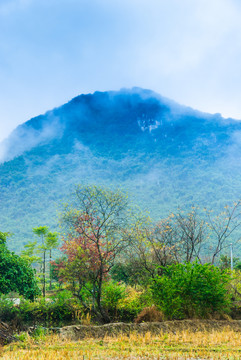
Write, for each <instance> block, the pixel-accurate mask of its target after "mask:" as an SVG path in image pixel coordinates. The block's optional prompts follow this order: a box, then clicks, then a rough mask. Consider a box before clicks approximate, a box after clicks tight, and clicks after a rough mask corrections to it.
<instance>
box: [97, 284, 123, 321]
mask: <svg viewBox="0 0 241 360" xmlns="http://www.w3.org/2000/svg"><path fill="white" fill-rule="evenodd" d="M125 290H126V287H125V285H124V284H119V283H116V282H114V281H110V282H109V283H107V284H105V286H104V288H103V293H102V302H103V305H104V307H105V308H106V309H107V310H108V312H109V313H110V314H112V315H114V314H116V309H117V305H118V302H119V300H121V299H123V298H124V297H125V296H126V294H125Z"/></svg>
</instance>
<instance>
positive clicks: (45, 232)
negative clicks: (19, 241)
mask: <svg viewBox="0 0 241 360" xmlns="http://www.w3.org/2000/svg"><path fill="white" fill-rule="evenodd" d="M33 232H34V234H36V235H37V236H38V237H40V238H41V244H40V245H39V246H38V249H37V251H38V252H39V251H40V253H42V255H43V261H42V270H43V296H44V297H45V292H46V253H47V251H49V276H50V288H51V271H50V262H51V260H52V250H53V249H55V248H57V247H58V245H59V243H58V233H57V232H51V231H49V228H48V227H47V226H39V227H35V228H33ZM35 244H36V242H34V243H30V244H29V245H27V246H28V249H27V250H28V251H27V252H26V251H25V253H24V254H25V255H28V252H31V251H32V250H34V248H35V246H34V245H35ZM32 256H33V255H32Z"/></svg>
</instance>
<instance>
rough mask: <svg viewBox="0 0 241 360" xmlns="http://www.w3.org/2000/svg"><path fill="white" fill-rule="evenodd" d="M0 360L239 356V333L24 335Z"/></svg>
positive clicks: (229, 331)
mask: <svg viewBox="0 0 241 360" xmlns="http://www.w3.org/2000/svg"><path fill="white" fill-rule="evenodd" d="M0 358H1V359H6V360H17V359H26V360H27V359H41V360H42V359H44V360H50V359H51V360H52V359H56V360H69V359H71V360H75V359H76V360H77V359H78V360H87V359H91V360H92V359H133V360H134V359H172V360H175V359H190V360H191V359H199V360H200V359H236V360H238V359H241V333H240V332H235V331H234V330H231V329H230V328H227V329H224V330H222V331H211V332H207V331H204V332H201V331H197V332H190V331H188V330H185V331H177V332H176V333H162V332H161V333H160V334H158V335H153V334H151V333H150V332H148V333H146V334H144V335H140V334H136V333H131V334H130V335H121V334H120V335H118V336H116V337H111V336H106V337H104V338H103V339H94V338H85V339H82V340H79V341H76V342H74V341H72V342H71V341H68V340H63V339H61V338H60V336H59V335H47V336H40V337H38V338H37V339H35V340H34V339H32V338H30V337H29V336H28V335H25V337H24V338H23V339H22V341H21V342H20V341H19V342H17V343H12V344H10V345H7V346H5V347H3V348H1V353H0Z"/></svg>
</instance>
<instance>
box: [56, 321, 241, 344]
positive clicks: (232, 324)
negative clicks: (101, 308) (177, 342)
mask: <svg viewBox="0 0 241 360" xmlns="http://www.w3.org/2000/svg"><path fill="white" fill-rule="evenodd" d="M224 329H231V330H233V331H237V332H241V320H233V321H227V320H219V321H217V320H176V321H163V322H151V323H141V324H128V323H114V324H106V325H100V326H92V325H90V326H86V325H72V326H65V327H63V328H61V329H60V336H61V337H62V338H68V339H70V340H74V341H75V340H79V339H84V338H85V337H94V338H103V337H104V336H106V335H108V336H115V335H118V334H121V333H122V334H130V333H132V332H137V333H139V334H144V333H146V332H151V333H154V334H159V333H160V332H162V333H176V332H177V331H183V330H189V331H191V332H197V331H209V332H211V331H214V330H216V331H222V330H224Z"/></svg>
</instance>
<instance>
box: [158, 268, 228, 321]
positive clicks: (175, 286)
mask: <svg viewBox="0 0 241 360" xmlns="http://www.w3.org/2000/svg"><path fill="white" fill-rule="evenodd" d="M162 270H163V275H162V276H158V275H157V276H156V277H155V278H154V279H153V280H152V284H151V291H152V295H153V299H154V302H155V304H156V306H157V307H158V308H159V309H161V310H162V311H163V312H164V314H165V316H166V317H167V318H169V319H184V318H195V317H196V318H206V317H210V316H212V315H213V314H215V313H229V312H230V295H229V294H228V293H227V284H228V281H229V280H230V277H229V275H228V274H227V273H226V272H224V271H222V270H220V269H219V268H217V267H215V266H213V265H208V264H204V265H201V264H198V263H197V262H195V263H185V264H173V265H170V266H167V267H165V268H164V267H163V268H162Z"/></svg>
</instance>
